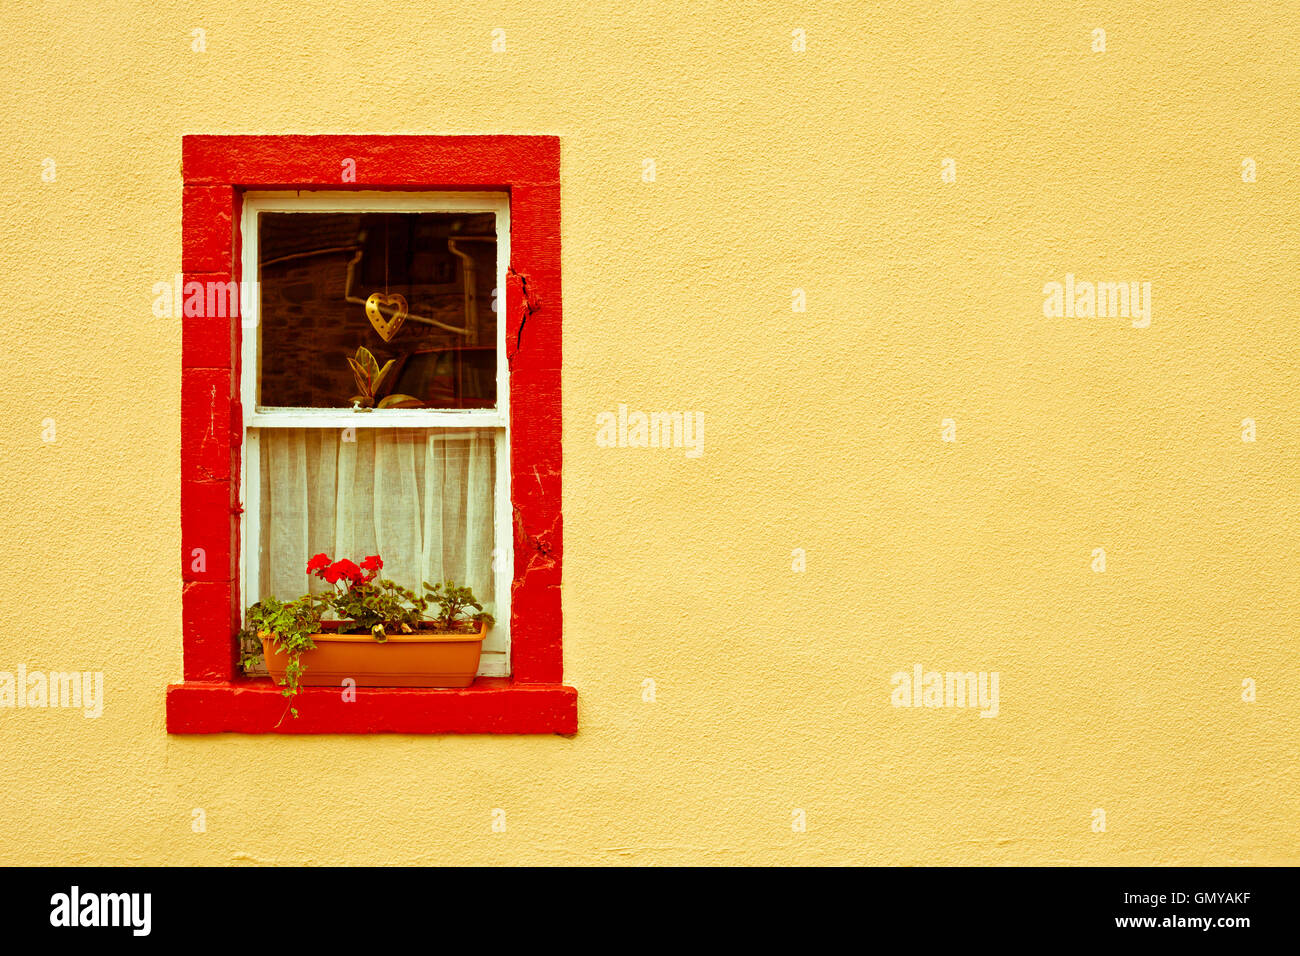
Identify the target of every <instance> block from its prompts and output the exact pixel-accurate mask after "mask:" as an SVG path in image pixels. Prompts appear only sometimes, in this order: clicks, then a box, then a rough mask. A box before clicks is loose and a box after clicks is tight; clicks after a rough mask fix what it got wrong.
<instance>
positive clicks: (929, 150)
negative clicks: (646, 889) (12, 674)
mask: <svg viewBox="0 0 1300 956" xmlns="http://www.w3.org/2000/svg"><path fill="white" fill-rule="evenodd" d="M194 7H198V8H202V7H206V8H207V9H193V8H194ZM1298 24H1300V5H1298V4H1296V3H1294V2H1291V3H1257V4H1228V3H1207V2H1181V3H1168V4H1133V3H1127V4H1125V3H1105V2H1100V3H1064V2H1052V3H1045V4H1044V3H1036V2H1018V3H1000V4H989V3H982V2H962V0H931V2H923V3H922V2H917V3H909V4H903V5H901V6H898V5H893V4H862V3H850V2H838V3H837V2H818V3H801V4H795V3H789V4H780V3H752V2H741V3H725V4H724V3H707V4H696V3H685V2H683V3H651V4H644V5H639V6H637V7H635V8H632V7H629V6H628V5H626V4H609V5H597V4H592V3H589V2H577V0H565V2H558V3H556V2H548V3H544V4H538V3H534V2H502V3H496V4H491V5H489V7H488V8H484V7H483V5H476V4H463V3H455V4H451V3H441V2H439V3H418V4H415V3H396V2H393V3H349V2H342V0H330V2H325V0H292V2H290V0H279V2H267V0H256V2H253V0H239V2H222V3H212V4H206V5H203V4H199V5H192V4H189V3H177V2H162V3H159V2H154V0H149V2H144V0H141V2H136V3H131V2H97V3H93V4H73V3H30V2H28V3H24V2H14V0H9V2H7V3H5V4H4V5H3V8H0V52H2V53H3V56H0V121H2V122H3V126H4V129H5V139H6V142H7V148H6V149H4V150H3V151H0V220H2V221H3V229H4V252H3V268H0V295H2V297H3V298H2V301H4V302H6V303H8V308H7V309H6V310H5V317H4V328H5V333H6V334H5V342H4V348H3V349H0V355H2V356H3V357H2V358H0V363H3V368H4V372H5V375H4V380H5V382H6V385H7V387H6V388H5V389H3V392H0V443H2V448H3V454H2V455H0V488H3V489H4V496H5V499H6V503H5V506H4V508H3V509H2V511H0V540H3V541H4V547H3V548H2V549H0V574H2V575H3V579H4V581H5V585H6V587H5V592H6V593H5V600H4V605H5V606H4V610H3V613H0V669H4V670H10V671H12V670H13V669H14V668H16V667H17V665H18V664H20V663H22V664H25V665H26V666H27V667H28V668H45V669H71V668H76V669H99V670H102V671H103V672H104V674H105V682H106V691H105V693H106V698H107V700H106V704H105V708H104V713H103V716H102V717H100V718H98V719H87V718H85V717H83V716H81V715H80V714H79V713H76V712H71V711H67V710H49V709H47V710H31V709H25V710H16V709H14V710H9V709H3V710H0V764H2V765H3V767H4V772H5V784H6V785H5V799H4V800H3V801H0V837H2V838H0V862H3V863H33V862H74V863H92V862H94V863H211V864H227V863H248V862H255V863H330V862H344V863H443V862H467V863H601V862H612V863H827V864H832V863H847V862H870V863H1102V864H1142V863H1161V864H1166V863H1167V864H1173V863H1180V864H1232V863H1256V864H1281V863H1291V864H1295V863H1300V855H1298V854H1297V850H1296V846H1297V836H1298V835H1300V826H1298V824H1300V807H1298V802H1300V786H1297V783H1298V781H1297V770H1296V758H1297V743H1296V727H1297V725H1296V718H1297V709H1298V708H1297V695H1296V688H1297V686H1300V668H1297V664H1296V659H1295V640H1296V612H1297V610H1298V609H1300V596H1298V595H1300V570H1297V547H1296V538H1295V535H1296V531H1297V518H1296V514H1297V508H1298V507H1300V483H1298V482H1297V466H1298V465H1300V453H1298V452H1297V448H1298V447H1300V445H1298V441H1300V415H1297V399H1300V378H1298V377H1300V372H1298V370H1297V361H1296V360H1297V345H1296V341H1297V339H1296V334H1297V333H1296V327H1297V319H1296V316H1295V314H1294V311H1295V310H1294V301H1295V295H1294V285H1295V279H1296V265H1297V262H1300V240H1298V238H1297V237H1298V236H1300V231H1298V230H1297V225H1298V222H1297V218H1298V217H1297V195H1300V193H1298V190H1297V187H1298V186H1300V163H1298V161H1297V152H1296V139H1295V129H1296V104H1297V102H1300V95H1298V94H1300V84H1298V82H1297V75H1298V73H1300V70H1298V68H1297V61H1296V57H1295V52H1294V51H1295V49H1296V45H1297V41H1298V40H1300V25H1298ZM195 28H202V29H203V30H205V31H206V35H205V40H206V51H205V52H194V51H193V50H192V49H191V45H192V34H191V31H192V30H193V29H195ZM496 28H500V29H504V30H505V31H506V42H507V50H506V52H505V53H493V52H492V48H491V45H492V31H493V30H494V29H496ZM1096 28H1102V29H1104V30H1105V31H1106V49H1105V51H1104V52H1094V51H1093V50H1092V49H1091V47H1092V45H1093V42H1094V41H1093V33H1092V31H1093V30H1094V29H1096ZM796 29H802V30H804V31H806V38H807V39H806V43H807V48H806V51H805V52H803V53H797V52H795V51H794V50H793V49H792V44H793V39H792V31H794V30H796ZM190 132H211V133H282V132H304V133H305V132H323V133H343V132H392V133H470V132H510V133H553V134H558V135H559V136H561V137H562V144H563V145H562V148H563V202H564V209H563V215H564V234H563V242H564V270H565V271H564V283H565V301H564V308H565V330H564V335H565V376H564V412H565V420H564V438H565V446H564V454H565V500H564V515H565V532H566V534H565V538H566V540H565V559H566V566H565V583H564V612H565V616H566V627H565V635H564V639H565V649H566V655H565V658H566V659H565V677H566V682H567V683H570V684H572V685H575V686H576V687H577V688H578V691H579V695H580V697H579V707H580V731H579V733H578V735H577V736H576V737H574V738H572V739H564V738H560V737H538V738H504V739H495V738H490V737H430V738H423V737H403V736H374V737H339V738H329V737H317V738H279V737H240V736H223V737H195V738H182V737H170V736H168V735H167V734H166V733H165V732H164V721H163V688H164V686H165V685H166V684H167V683H169V682H173V681H176V680H179V679H180V674H181V638H180V593H181V589H180V581H179V563H178V556H179V554H180V521H179V517H178V500H179V475H178V471H179V394H180V392H179V382H180V348H181V337H180V325H179V322H178V321H175V320H167V319H156V318H154V317H153V315H152V314H151V310H150V305H151V302H152V295H151V287H152V285H153V284H154V283H155V282H157V281H165V280H169V279H170V278H171V276H172V275H173V274H174V273H175V272H176V271H178V268H179V263H180V145H181V136H182V135H183V134H185V133H190ZM647 158H652V159H654V161H655V165H656V173H657V175H656V178H655V181H654V182H653V183H646V182H644V181H643V179H642V171H643V161H644V160H645V159H647ZM945 158H952V159H954V160H955V164H956V166H955V168H956V181H955V182H952V183H946V182H944V181H943V179H942V176H941V173H942V164H943V161H944V159H945ZM1247 158H1249V159H1253V160H1254V162H1255V164H1256V168H1257V181H1255V182H1252V183H1247V182H1243V176H1242V163H1243V160H1245V159H1247ZM46 159H53V160H54V161H55V167H54V168H55V169H56V176H55V179H54V181H53V182H46V181H43V179H42V171H43V165H42V164H43V161H44V160H46ZM1067 273H1070V274H1073V275H1075V276H1077V277H1078V278H1079V279H1092V280H1097V279H1105V280H1117V281H1129V280H1134V281H1145V282H1150V283H1151V288H1152V291H1151V302H1152V321H1151V323H1150V326H1149V327H1147V328H1133V327H1132V323H1131V322H1130V321H1129V320H1128V319H1125V318H1065V317H1061V318H1056V317H1045V316H1044V314H1043V300H1044V295H1043V293H1042V289H1043V286H1044V284H1045V283H1048V282H1052V281H1057V282H1061V281H1064V276H1065V275H1066V274H1067ZM796 288H798V289H803V290H804V291H805V293H806V297H807V311H806V312H804V313H796V312H793V311H792V292H793V290H794V289H796ZM620 402H623V403H627V404H628V405H629V406H631V407H632V408H633V409H643V410H647V411H648V410H655V409H669V410H684V411H698V412H700V413H702V414H703V415H704V417H705V424H706V432H705V439H704V453H703V455H702V456H701V457H699V458H697V459H688V458H686V457H685V456H684V455H683V454H682V453H681V451H654V450H634V449H617V448H601V447H598V446H597V443H596V440H595V434H596V429H595V418H596V415H597V414H598V413H600V412H602V411H606V410H614V409H615V408H616V407H617V405H618V403H620ZM1246 418H1250V419H1253V420H1254V421H1255V423H1256V428H1257V440H1256V441H1255V442H1253V443H1250V442H1245V441H1243V440H1242V430H1243V426H1242V421H1243V419H1246ZM47 419H53V421H54V427H55V433H54V434H55V440H54V441H45V440H43V434H42V433H43V431H45V430H46V429H47V427H48V426H47V424H46V420H47ZM944 419H952V420H953V422H954V424H955V427H956V440H955V441H953V442H945V441H943V440H942V436H941V422H942V421H943V420H944ZM797 548H803V549H806V552H807V570H806V571H804V572H802V573H799V572H795V571H792V570H791V565H792V551H793V550H794V549H797ZM1095 548H1104V549H1105V552H1106V569H1105V571H1104V572H1101V573H1099V572H1095V571H1094V570H1092V565H1093V562H1094V557H1093V549H1095ZM917 663H920V664H922V665H924V667H925V668H926V669H931V668H932V669H935V670H940V671H947V670H961V671H966V670H986V671H998V672H999V674H1000V703H999V713H998V716H997V717H996V719H981V718H980V717H979V716H978V715H977V713H976V712H974V711H971V710H959V709H926V708H920V709H916V708H902V707H894V706H891V689H892V687H891V675H892V674H894V673H895V672H897V671H910V670H911V668H912V666H913V665H914V664H917ZM646 679H651V680H653V681H654V682H655V689H656V700H655V701H654V702H653V703H650V702H645V701H643V681H645V680H646ZM1247 679H1251V680H1254V681H1255V682H1256V693H1257V699H1256V700H1254V701H1253V702H1248V701H1245V700H1243V681H1245V680H1247ZM196 809H201V810H203V811H204V817H205V820H206V832H202V833H196V832H194V828H193V826H192V820H193V819H194V814H193V811H195V810H196ZM494 809H503V810H504V811H505V814H506V822H507V827H506V831H505V832H504V833H494V832H493V830H492V811H493V810H494ZM796 809H799V810H803V811H804V812H805V814H806V819H807V829H806V832H794V830H793V828H792V822H791V821H792V812H793V811H794V810H796ZM1097 809H1103V810H1104V811H1105V814H1106V821H1105V822H1106V829H1105V832H1095V831H1094V825H1093V824H1094V810H1097Z"/></svg>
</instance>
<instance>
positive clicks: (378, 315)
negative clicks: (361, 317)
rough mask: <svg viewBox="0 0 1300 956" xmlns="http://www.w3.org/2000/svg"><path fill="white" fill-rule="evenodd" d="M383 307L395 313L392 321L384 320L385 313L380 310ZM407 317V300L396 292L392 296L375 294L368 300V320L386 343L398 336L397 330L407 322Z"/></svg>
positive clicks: (380, 293)
mask: <svg viewBox="0 0 1300 956" xmlns="http://www.w3.org/2000/svg"><path fill="white" fill-rule="evenodd" d="M381 306H383V307H385V308H387V309H388V310H389V311H391V312H392V313H393V317H392V318H391V319H385V318H384V313H383V312H382V311H381V310H380V307H381ZM406 315H407V312H406V298H405V296H401V295H398V294H397V293H396V292H394V293H393V294H392V295H384V294H383V293H382V292H375V293H373V294H372V295H371V296H370V298H368V299H366V318H367V319H369V320H370V324H371V325H373V326H374V327H375V331H376V332H378V333H379V337H380V338H382V339H383V340H384V341H385V342H391V341H393V336H395V335H396V334H397V330H398V329H400V328H401V327H402V323H403V322H405V321H406Z"/></svg>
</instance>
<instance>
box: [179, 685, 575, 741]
mask: <svg viewBox="0 0 1300 956" xmlns="http://www.w3.org/2000/svg"><path fill="white" fill-rule="evenodd" d="M287 703H288V699H287V698H286V697H285V696H284V695H283V694H282V693H281V692H280V688H279V687H277V686H275V685H274V684H273V683H272V682H271V681H270V680H268V679H265V678H263V679H251V680H238V681H230V682H227V683H221V682H213V683H207V682H200V681H188V682H186V683H184V684H172V685H171V686H169V687H168V688H167V732H168V733H170V734H221V733H235V734H376V733H393V734H575V733H577V732H578V692H577V691H576V690H574V689H573V688H572V687H566V686H564V685H563V684H519V683H516V682H515V681H513V680H512V679H510V678H508V677H480V678H479V679H478V680H476V681H475V682H474V683H473V684H472V685H471V686H469V687H465V688H453V689H438V688H423V687H358V688H357V689H356V700H355V701H351V702H348V701H344V700H343V692H342V690H341V689H338V688H333V687H304V688H303V689H302V691H301V693H300V694H299V695H298V698H297V700H296V701H295V706H296V707H297V708H298V717H297V718H296V719H295V718H294V717H293V715H291V714H289V713H287V712H286V709H285V708H286V705H287ZM281 718H283V719H281Z"/></svg>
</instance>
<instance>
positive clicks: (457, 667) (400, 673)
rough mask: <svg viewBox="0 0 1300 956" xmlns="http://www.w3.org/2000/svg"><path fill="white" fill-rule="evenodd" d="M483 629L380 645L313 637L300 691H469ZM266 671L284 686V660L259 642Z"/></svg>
mask: <svg viewBox="0 0 1300 956" xmlns="http://www.w3.org/2000/svg"><path fill="white" fill-rule="evenodd" d="M486 634H487V624H480V625H479V629H478V630H477V631H467V632H462V633H456V634H436V633H433V632H419V633H415V634H394V635H391V636H390V637H389V638H388V640H387V641H384V642H383V643H380V642H379V641H376V640H375V639H374V638H373V637H371V636H370V635H369V634H337V633H324V634H313V635H312V637H311V639H312V642H313V643H314V644H315V645H316V646H315V648H313V649H312V650H310V651H306V652H304V653H303V655H302V663H303V667H304V668H305V670H304V672H303V675H302V684H303V686H304V687H338V686H340V685H342V683H343V681H344V680H345V679H347V678H349V677H350V678H352V679H353V680H354V681H356V684H357V686H358V687H468V686H469V685H470V684H472V683H474V676H475V674H477V673H478V658H479V652H480V651H481V650H482V649H483V638H484V636H486ZM262 652H263V653H264V655H265V656H266V669H267V670H268V671H270V673H271V678H272V679H273V680H274V681H275V682H276V683H277V684H279V683H282V682H283V681H284V670H285V667H287V666H288V663H289V658H288V655H286V654H284V653H282V652H280V651H279V650H277V649H276V648H275V645H274V644H273V643H272V642H271V639H270V637H262Z"/></svg>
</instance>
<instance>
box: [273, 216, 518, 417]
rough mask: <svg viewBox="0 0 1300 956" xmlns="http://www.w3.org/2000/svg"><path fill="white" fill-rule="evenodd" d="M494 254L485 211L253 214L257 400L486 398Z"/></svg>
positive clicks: (490, 403) (401, 403) (413, 403)
mask: <svg viewBox="0 0 1300 956" xmlns="http://www.w3.org/2000/svg"><path fill="white" fill-rule="evenodd" d="M496 256H497V249H496V218H495V217H494V216H493V215H492V214H491V213H475V214H465V213H279V212H277V213H262V214H261V216H260V217H259V222H258V270H259V271H258V274H259V276H260V281H261V307H262V316H261V367H260V369H259V375H258V388H259V391H258V394H259V399H258V404H259V405H263V406H291V407H308V408H349V407H352V406H353V405H354V404H360V405H362V406H364V407H372V406H373V407H378V408H389V407H404V408H494V407H495V406H496V364H497V360H496V341H497V317H496V311H495V309H496V298H495V296H494V290H495V287H496V268H497V258H496ZM403 306H404V309H403ZM359 347H360V348H364V349H366V350H368V351H369V353H370V354H371V355H372V356H373V357H374V366H373V367H370V366H369V363H367V362H366V361H365V359H364V356H361V359H362V362H361V364H362V366H363V369H362V370H361V371H360V372H358V371H356V370H354V369H353V368H352V366H351V364H350V363H349V361H348V359H349V358H352V359H357V358H358V353H357V349H358V348H359ZM390 360H391V361H392V363H393V364H392V365H391V366H390V367H389V368H388V371H387V372H386V373H385V374H384V375H383V376H382V377H377V376H376V375H374V374H373V373H374V372H375V371H378V370H381V369H383V368H384V366H385V364H386V363H387V362H389V361H390ZM358 378H360V379H361V381H358Z"/></svg>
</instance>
